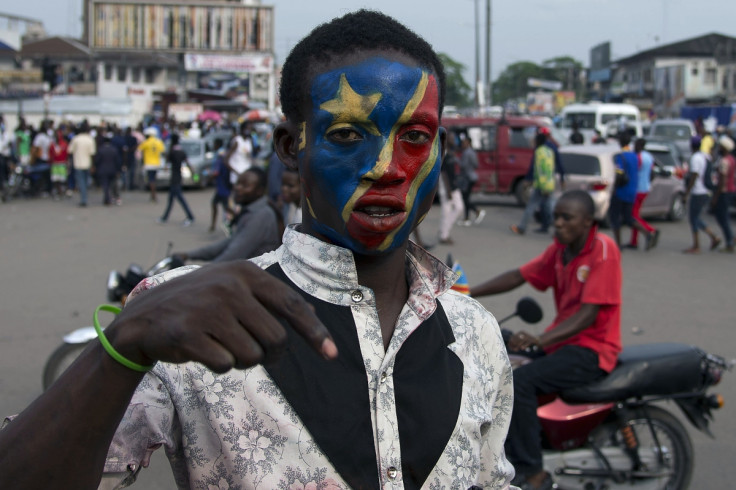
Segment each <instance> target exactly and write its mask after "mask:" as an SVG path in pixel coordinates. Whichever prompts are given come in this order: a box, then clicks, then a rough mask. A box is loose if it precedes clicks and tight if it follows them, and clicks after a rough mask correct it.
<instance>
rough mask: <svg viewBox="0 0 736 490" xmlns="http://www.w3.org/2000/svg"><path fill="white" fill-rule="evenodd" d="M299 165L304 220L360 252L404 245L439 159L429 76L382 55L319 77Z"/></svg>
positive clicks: (432, 182) (436, 175)
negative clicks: (305, 208) (303, 190)
mask: <svg viewBox="0 0 736 490" xmlns="http://www.w3.org/2000/svg"><path fill="white" fill-rule="evenodd" d="M311 100H312V107H313V112H312V117H311V118H310V119H309V121H308V129H307V131H306V145H305V148H304V150H305V151H304V152H303V153H301V154H300V167H301V170H302V176H303V179H304V180H305V181H306V184H307V185H306V186H305V187H306V189H307V190H308V192H309V194H308V195H306V196H305V197H306V200H307V206H308V209H307V210H306V212H305V216H304V220H305V221H307V220H309V226H310V227H311V228H312V229H314V230H315V231H317V232H318V233H319V234H321V235H324V236H325V237H327V238H328V239H329V240H330V241H332V242H334V243H337V244H339V245H341V246H344V247H346V248H350V249H352V250H354V251H356V252H359V253H381V252H384V251H386V250H391V249H393V248H395V247H397V246H399V245H401V244H403V243H404V242H405V241H406V240H407V239H408V237H409V234H410V233H411V230H412V229H413V227H414V226H415V224H416V223H417V222H418V220H420V219H421V218H422V217H423V216H420V215H419V213H422V214H423V213H426V211H427V210H428V206H425V207H426V208H427V209H424V208H423V205H425V203H426V201H428V200H429V197H430V196H431V195H432V194H433V192H434V189H435V187H436V185H437V180H438V178H439V169H440V163H441V151H440V138H439V134H440V128H439V116H438V114H439V97H438V88H437V82H436V80H435V78H434V76H432V75H430V74H429V73H428V72H426V71H425V70H422V69H421V68H417V67H410V66H407V65H404V64H402V63H399V62H396V61H392V60H387V59H383V58H372V59H368V60H366V61H363V62H361V63H358V64H356V65H350V66H344V67H340V68H339V69H336V70H332V71H329V72H326V73H322V74H320V75H317V76H316V77H315V78H314V80H313V83H312V87H311Z"/></svg>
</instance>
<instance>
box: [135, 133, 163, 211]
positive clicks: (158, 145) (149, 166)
mask: <svg viewBox="0 0 736 490" xmlns="http://www.w3.org/2000/svg"><path fill="white" fill-rule="evenodd" d="M143 134H145V135H146V139H145V140H143V142H142V143H141V144H139V145H138V151H140V152H141V159H142V160H143V167H144V168H145V169H146V180H147V181H148V190H149V192H150V193H151V202H158V200H157V199H156V174H157V173H158V169H159V167H161V163H162V161H161V156H162V155H163V153H164V151H166V147H165V146H164V142H163V141H161V140H160V139H159V137H158V136H157V135H158V131H156V128H154V127H150V128H146V130H145V131H143Z"/></svg>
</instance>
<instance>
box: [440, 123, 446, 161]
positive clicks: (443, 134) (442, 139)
mask: <svg viewBox="0 0 736 490" xmlns="http://www.w3.org/2000/svg"><path fill="white" fill-rule="evenodd" d="M446 151H447V130H446V129H445V128H443V127H440V155H441V156H442V158H445V152H446Z"/></svg>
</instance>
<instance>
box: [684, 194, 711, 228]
mask: <svg viewBox="0 0 736 490" xmlns="http://www.w3.org/2000/svg"><path fill="white" fill-rule="evenodd" d="M709 201H710V196H709V195H708V194H694V195H691V196H690V209H689V210H688V211H689V218H690V229H691V230H692V232H693V233H697V232H698V231H700V230H705V229H706V228H707V227H708V225H706V224H705V221H703V219H702V218H701V217H700V215H701V214H702V213H703V208H704V207H705V206H706V205H707V204H708V202H709Z"/></svg>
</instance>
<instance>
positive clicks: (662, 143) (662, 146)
mask: <svg viewBox="0 0 736 490" xmlns="http://www.w3.org/2000/svg"><path fill="white" fill-rule="evenodd" d="M646 141H647V143H646V145H645V146H644V149H645V150H647V151H648V152H649V153H651V154H652V155H653V156H654V159H655V160H657V161H659V163H660V165H661V166H662V167H664V168H665V169H666V170H669V171H670V172H672V174H673V175H675V176H677V177H679V178H681V179H684V178H685V174H686V173H687V169H688V157H687V156H685V155H684V154H683V153H682V152H681V151H680V147H679V146H678V145H677V144H676V143H675V142H674V141H672V140H668V139H662V138H656V137H649V138H646Z"/></svg>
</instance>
